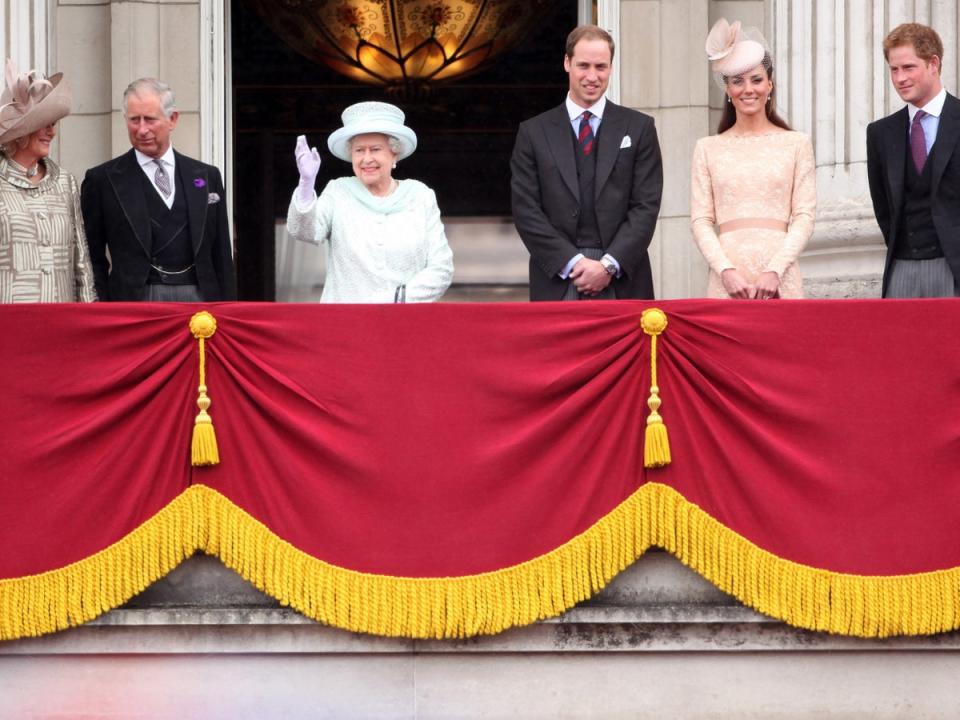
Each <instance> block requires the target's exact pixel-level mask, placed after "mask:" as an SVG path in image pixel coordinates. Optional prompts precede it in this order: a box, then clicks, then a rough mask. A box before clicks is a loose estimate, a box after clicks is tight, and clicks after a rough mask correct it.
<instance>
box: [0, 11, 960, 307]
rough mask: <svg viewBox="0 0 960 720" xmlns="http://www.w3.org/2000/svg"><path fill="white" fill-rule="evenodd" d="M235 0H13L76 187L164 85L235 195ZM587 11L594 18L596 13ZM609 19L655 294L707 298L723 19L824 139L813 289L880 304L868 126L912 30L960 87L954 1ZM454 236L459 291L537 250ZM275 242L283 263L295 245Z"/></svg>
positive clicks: (506, 272)
mask: <svg viewBox="0 0 960 720" xmlns="http://www.w3.org/2000/svg"><path fill="white" fill-rule="evenodd" d="M236 1H237V0H177V1H169V2H166V1H163V0H161V1H159V2H158V1H156V0H149V1H148V0H142V1H141V0H131V1H128V0H124V1H122V2H119V1H114V2H110V1H109V0H4V5H5V9H4V13H3V14H2V15H0V22H2V23H3V25H2V26H0V42H2V43H3V46H2V47H0V51H2V53H3V54H4V55H5V56H8V57H13V58H14V59H15V60H17V62H18V64H19V66H20V67H31V68H33V67H36V68H40V69H49V70H54V69H59V70H64V71H65V72H66V74H67V77H68V79H69V81H70V83H71V84H72V85H73V88H74V95H75V101H74V112H73V114H72V115H71V116H69V117H68V118H66V119H64V120H63V122H62V123H61V128H60V142H59V147H58V148H57V150H56V151H55V154H56V157H57V159H58V160H60V162H61V164H62V165H63V166H64V167H66V168H67V169H69V170H70V171H72V172H73V173H74V174H75V175H77V176H78V177H82V176H83V173H84V172H85V171H86V169H87V168H88V167H91V166H93V165H95V164H98V163H100V162H103V161H104V160H105V159H107V158H109V157H112V156H114V155H116V154H119V153H120V152H123V151H125V150H126V149H127V147H128V143H127V139H126V132H125V128H124V125H123V120H122V111H121V107H120V98H121V94H122V91H123V88H124V87H125V86H126V85H127V83H128V82H129V81H130V80H131V79H133V78H136V77H140V76H143V75H154V76H158V77H161V78H163V79H165V80H167V81H168V82H169V83H170V84H171V85H172V86H173V87H174V88H175V89H176V91H177V96H178V105H179V109H180V112H181V118H180V126H179V127H178V130H177V135H176V141H177V146H178V148H179V149H180V150H181V151H182V152H184V153H186V154H189V155H193V156H196V157H200V158H201V159H203V160H205V161H207V162H212V163H214V164H216V165H218V166H219V167H221V168H222V170H223V171H224V173H225V176H226V178H227V180H228V185H229V179H230V177H231V172H232V167H231V165H232V162H231V161H232V156H231V153H232V147H231V120H232V118H231V96H230V88H231V84H230V57H231V48H230V42H229V31H228V30H229V28H228V26H229V17H230V4H231V2H236ZM580 5H582V6H583V7H581V8H580V14H581V16H582V17H586V16H587V15H588V14H589V13H590V12H591V9H590V7H589V3H580ZM596 13H597V17H598V22H599V24H600V25H602V26H604V27H607V28H609V29H610V30H611V31H612V32H613V34H614V36H615V38H616V39H617V41H618V53H617V57H616V59H615V65H616V69H615V73H614V76H613V80H612V82H611V89H610V95H611V97H612V98H613V99H615V100H618V101H619V102H621V103H623V104H625V105H627V106H629V107H633V108H636V109H638V110H642V111H644V112H648V113H650V114H652V115H653V116H654V117H655V118H656V120H657V125H658V130H659V133H660V141H661V146H662V149H663V155H664V172H665V179H664V201H663V205H662V208H661V215H660V223H659V228H658V231H657V234H656V237H655V239H654V243H653V248H652V258H653V263H654V277H655V282H656V284H657V292H658V296H660V297H665V298H680V297H696V296H698V295H700V294H701V293H702V292H703V289H704V287H705V277H706V267H705V264H704V263H703V261H702V259H701V258H700V257H699V253H698V251H697V249H696V247H695V246H694V245H693V243H692V240H691V237H690V232H689V227H688V225H689V203H688V197H689V174H690V173H689V169H690V159H691V156H692V151H693V145H694V143H695V141H696V139H697V138H699V137H701V136H703V135H706V134H709V133H710V132H712V131H713V129H714V128H715V125H716V121H717V118H718V116H719V108H720V107H721V102H722V99H723V97H722V92H721V91H720V90H719V88H717V87H716V86H715V85H714V84H713V83H712V81H711V77H710V72H709V67H708V63H707V60H706V58H705V55H704V51H703V43H704V39H705V37H706V33H707V30H708V29H709V28H710V26H711V25H712V23H713V22H714V21H715V20H716V19H717V18H719V17H728V18H730V19H740V20H742V21H743V22H744V24H745V25H756V26H757V27H759V28H761V29H762V30H763V32H764V34H765V36H766V38H767V40H768V42H769V44H770V46H771V50H772V54H773V57H774V62H775V65H776V69H775V73H776V75H775V79H776V82H777V87H778V103H779V109H780V111H781V113H782V114H783V115H784V117H786V118H788V120H789V122H790V123H791V124H792V125H793V126H794V127H795V128H796V129H798V130H801V131H803V132H805V133H808V134H809V135H810V136H811V137H812V139H813V143H814V149H815V153H816V160H817V181H818V194H819V206H818V213H817V225H816V231H815V233H814V236H813V239H812V240H811V242H810V244H809V246H808V248H807V251H806V252H805V254H804V256H803V259H802V262H801V265H802V269H803V272H804V276H805V278H806V284H807V291H808V294H810V295H812V296H818V297H876V296H877V295H878V294H879V275H880V272H881V270H882V262H883V248H882V243H881V239H880V234H879V231H878V229H877V227H876V223H875V222H874V220H873V215H872V209H871V206H870V200H869V193H868V190H867V181H866V143H865V131H866V125H867V124H868V123H869V122H870V121H872V120H873V119H875V118H878V117H881V116H883V115H885V114H888V113H890V112H892V111H893V110H895V109H897V108H898V107H899V106H900V100H899V98H898V97H897V95H896V93H895V92H893V90H892V87H891V86H890V83H889V79H888V77H887V73H886V68H885V64H884V61H883V54H882V41H883V37H884V35H885V34H886V32H887V31H888V30H889V29H890V28H892V27H894V26H896V25H897V24H899V23H900V22H905V21H914V20H915V21H918V22H923V23H929V24H931V25H933V26H934V27H936V28H937V29H938V31H939V32H940V34H941V36H942V37H943V39H944V43H945V46H946V47H947V48H948V51H947V57H946V58H945V63H944V84H945V86H946V87H947V88H948V90H953V89H954V88H955V85H956V77H957V69H958V60H957V58H956V57H950V49H953V48H955V47H956V37H957V26H958V20H957V13H958V10H957V2H956V1H955V0H928V1H927V2H922V3H920V2H912V1H909V2H908V1H906V0H901V1H899V2H887V3H847V2H840V1H839V0H601V1H600V2H598V3H597V4H596ZM558 42H559V40H558ZM504 181H505V182H506V179H505V180H504ZM449 234H450V237H451V242H452V244H453V245H454V250H455V252H456V253H457V254H458V256H459V257H461V258H463V259H464V262H461V263H459V266H460V267H459V268H458V273H459V276H458V278H457V281H459V282H478V281H479V282H492V283H522V282H523V281H524V280H525V253H524V251H523V248H522V246H521V245H520V244H519V241H518V239H517V236H516V235H515V233H513V232H512V227H511V226H510V223H509V218H472V219H467V220H464V219H458V220H456V221H453V222H451V223H450V233H449ZM478 243H479V244H480V245H482V244H483V243H488V244H490V248H491V250H490V252H493V253H495V254H497V255H498V256H500V260H499V261H498V262H496V263H493V264H490V263H485V262H483V259H482V257H480V256H482V253H479V254H478V253H477V252H476V247H478ZM471 246H472V247H471ZM278 247H279V248H280V250H281V254H282V243H278ZM475 255H477V256H478V257H476V259H474V256H475ZM302 265H303V263H302V262H299V263H298V266H302ZM278 272H283V266H282V263H281V264H280V267H279V269H278ZM292 282H300V281H299V280H297V279H296V278H294V279H293V280H292ZM278 284H279V285H283V284H284V282H283V278H280V279H279V283H278Z"/></svg>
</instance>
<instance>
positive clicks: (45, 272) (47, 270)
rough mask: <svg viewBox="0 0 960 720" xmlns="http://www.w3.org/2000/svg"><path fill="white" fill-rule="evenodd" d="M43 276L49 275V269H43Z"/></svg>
mask: <svg viewBox="0 0 960 720" xmlns="http://www.w3.org/2000/svg"><path fill="white" fill-rule="evenodd" d="M43 274H44V275H49V274H50V268H48V267H45V268H44V269H43Z"/></svg>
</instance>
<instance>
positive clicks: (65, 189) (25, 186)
mask: <svg viewBox="0 0 960 720" xmlns="http://www.w3.org/2000/svg"><path fill="white" fill-rule="evenodd" d="M43 162H44V165H45V166H46V168H47V174H46V176H45V177H44V178H43V180H41V181H40V182H39V183H38V184H36V185H34V184H33V183H32V182H30V181H29V180H28V179H27V177H26V174H25V173H24V171H23V169H22V168H21V167H20V166H19V165H16V164H15V163H12V162H10V161H9V160H8V159H7V158H6V157H4V156H3V155H0V303H27V302H93V301H94V300H96V299H97V295H96V292H95V291H94V289H93V273H92V272H91V268H90V253H89V251H88V249H87V238H86V236H85V235H84V232H83V219H82V218H81V216H80V192H79V188H78V186H77V181H76V180H75V179H74V178H73V175H71V174H70V173H68V172H64V171H63V170H61V169H60V168H59V167H57V165H56V164H55V163H54V162H53V161H51V160H50V159H49V158H46V159H45V160H44V161H43Z"/></svg>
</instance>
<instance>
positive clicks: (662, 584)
mask: <svg viewBox="0 0 960 720" xmlns="http://www.w3.org/2000/svg"><path fill="white" fill-rule="evenodd" d="M958 650H960V633H951V634H946V635H941V636H935V637H923V638H900V639H889V640H858V639H853V638H844V637H837V636H830V635H824V634H820V633H811V632H806V631H802V630H796V629H793V628H790V627H787V626H785V625H783V624H782V623H779V622H776V621H773V620H771V619H769V618H765V617H763V616H762V615H759V614H757V613H755V612H753V611H751V610H748V609H746V608H744V607H743V606H741V605H739V604H738V603H737V602H736V601H735V600H733V599H732V598H730V597H729V596H727V595H725V594H723V593H721V592H720V591H718V590H716V589H715V588H714V587H713V586H712V585H710V584H709V583H707V582H706V581H704V580H702V579H701V578H700V577H699V576H698V575H695V574H694V573H693V572H692V571H690V570H688V569H686V568H684V567H683V566H682V565H680V564H679V563H678V562H677V561H675V560H674V559H673V558H672V557H671V556H669V555H667V554H666V553H663V552H658V551H650V552H648V553H647V554H646V555H644V556H643V557H642V558H641V559H640V560H639V561H638V562H637V563H636V564H635V565H634V566H632V567H631V568H629V569H628V570H626V571H625V572H624V573H622V574H621V575H620V576H619V577H618V578H617V579H615V581H614V582H613V583H611V585H610V586H608V587H607V589H606V590H604V591H603V592H602V593H601V594H600V595H598V596H597V597H595V598H594V599H592V600H590V601H588V602H586V603H583V604H581V605H580V606H578V607H577V608H575V609H573V610H570V611H569V612H567V613H566V614H565V615H563V616H562V617H560V618H556V619H552V620H547V621H544V622H541V623H537V624H534V625H531V626H528V627H525V628H518V629H515V630H509V631H507V632H504V633H502V634H500V635H495V636H491V637H481V638H474V639H471V640H462V641H420V640H417V641H414V640H399V639H385V638H377V637H371V636H365V635H359V634H353V633H348V632H344V631H341V630H334V629H331V628H327V627H323V626H321V625H318V624H316V623H314V622H312V621H310V620H307V619H305V618H303V617H302V616H300V615H298V614H297V613H295V612H293V611H290V610H287V609H283V608H280V607H279V606H278V605H277V603H276V602H275V601H273V600H272V599H270V598H268V597H266V596H264V595H262V594H260V593H259V592H257V591H256V590H255V589H253V588H252V587H251V586H249V585H248V584H247V583H246V582H244V581H243V580H242V579H240V578H239V577H238V576H236V575H234V574H233V573H232V572H230V571H229V570H226V569H225V568H224V567H223V566H221V565H220V564H219V562H218V561H216V560H214V559H212V558H204V557H197V558H194V559H192V560H189V561H187V562H186V563H184V564H183V565H182V566H181V567H180V568H178V569H177V570H175V571H174V572H172V573H171V574H170V575H169V576H168V577H167V578H165V579H164V580H162V581H160V582H159V583H157V584H155V585H154V586H153V587H152V588H150V589H149V590H148V591H147V592H145V593H143V594H142V595H141V596H139V597H138V598H136V599H134V600H133V601H132V602H131V603H129V604H128V605H127V606H126V607H125V608H123V609H119V610H115V611H113V612H110V613H108V614H106V615H104V616H103V617H101V618H100V619H98V620H96V621H94V622H92V623H89V624H87V625H84V626H82V627H79V628H75V629H73V630H69V631H66V632H62V633H57V634H55V635H50V636H46V637H43V638H37V639H30V640H20V641H14V642H7V643H0V720H13V719H16V720H20V719H22V718H66V717H69V718H75V717H83V718H85V719H87V720H94V719H97V720H99V719H100V718H124V720H128V719H129V718H138V719H141V720H154V719H156V720H161V719H163V720H168V718H172V717H182V718H204V720H211V719H217V718H224V719H225V720H226V719H228V718H229V719H230V720H245V719H247V718H250V719H251V720H252V719H257V720H259V719H262V718H285V719H287V718H289V719H299V718H323V717H329V718H358V717H359V718H444V719H448V718H474V717H476V718H479V717H484V718H530V719H536V718H545V719H546V718H549V719H551V720H553V719H555V718H603V719H604V720H609V719H611V718H646V717H649V718H695V719H701V718H704V719H705V718H735V719H736V720H752V719H756V720H771V719H775V718H810V717H830V718H850V719H853V718H857V719H859V718H866V717H869V718H872V719H873V720H885V719H887V718H891V719H892V718H928V719H932V718H944V719H946V718H950V719H951V720H952V719H953V718H956V717H958V715H960V693H957V691H956V677H957V674H958V672H960V652H958Z"/></svg>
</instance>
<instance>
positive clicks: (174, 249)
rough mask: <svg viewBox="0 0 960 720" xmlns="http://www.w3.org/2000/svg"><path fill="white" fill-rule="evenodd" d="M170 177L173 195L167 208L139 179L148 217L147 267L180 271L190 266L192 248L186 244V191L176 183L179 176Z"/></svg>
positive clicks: (144, 178) (143, 178)
mask: <svg viewBox="0 0 960 720" xmlns="http://www.w3.org/2000/svg"><path fill="white" fill-rule="evenodd" d="M173 175H174V177H175V178H176V179H175V182H176V184H177V191H176V193H175V194H174V196H173V207H170V208H168V207H167V204H166V203H165V202H164V201H163V200H162V199H161V197H160V193H159V192H158V191H157V189H156V188H155V187H154V186H153V184H152V183H151V182H150V180H149V178H147V176H146V174H145V173H141V174H140V179H141V181H142V183H141V184H142V186H143V194H144V197H145V198H146V200H147V214H148V215H149V216H150V242H151V253H150V263H151V264H152V265H156V266H157V267H162V268H164V269H165V270H182V269H184V268H187V267H190V266H191V265H192V264H193V244H192V243H191V242H190V216H189V214H188V212H187V199H186V198H187V194H186V190H185V189H184V187H183V183H182V182H181V181H180V173H179V172H175V173H173Z"/></svg>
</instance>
